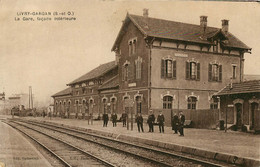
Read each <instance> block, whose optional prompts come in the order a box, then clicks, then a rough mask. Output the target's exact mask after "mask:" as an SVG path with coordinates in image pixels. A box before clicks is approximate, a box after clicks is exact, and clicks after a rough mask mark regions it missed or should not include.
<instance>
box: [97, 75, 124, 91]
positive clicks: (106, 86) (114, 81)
mask: <svg viewBox="0 0 260 167" xmlns="http://www.w3.org/2000/svg"><path fill="white" fill-rule="evenodd" d="M118 86H119V80H118V75H116V76H115V77H113V78H111V79H110V80H108V81H106V82H104V83H103V84H102V85H101V86H100V87H99V90H104V89H111V88H117V87H118Z"/></svg>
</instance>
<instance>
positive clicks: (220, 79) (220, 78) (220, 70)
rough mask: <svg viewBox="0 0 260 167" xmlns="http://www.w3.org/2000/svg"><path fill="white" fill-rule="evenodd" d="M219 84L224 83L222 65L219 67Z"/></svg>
mask: <svg viewBox="0 0 260 167" xmlns="http://www.w3.org/2000/svg"><path fill="white" fill-rule="evenodd" d="M218 70H219V78H218V79H219V82H221V81H222V65H219V69H218Z"/></svg>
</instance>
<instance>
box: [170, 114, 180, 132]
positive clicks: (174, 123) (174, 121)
mask: <svg viewBox="0 0 260 167" xmlns="http://www.w3.org/2000/svg"><path fill="white" fill-rule="evenodd" d="M178 126H179V117H178V115H177V114H176V113H174V116H173V118H172V130H174V134H177V133H178Z"/></svg>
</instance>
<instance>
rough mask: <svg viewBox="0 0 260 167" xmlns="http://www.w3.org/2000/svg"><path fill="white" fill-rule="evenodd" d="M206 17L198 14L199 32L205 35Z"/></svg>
mask: <svg viewBox="0 0 260 167" xmlns="http://www.w3.org/2000/svg"><path fill="white" fill-rule="evenodd" d="M207 18H208V16H200V27H201V33H202V34H203V35H205V32H206V28H207V22H208V21H207Z"/></svg>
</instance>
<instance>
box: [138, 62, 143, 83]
mask: <svg viewBox="0 0 260 167" xmlns="http://www.w3.org/2000/svg"><path fill="white" fill-rule="evenodd" d="M142 71H143V64H142V62H141V61H140V72H139V74H140V77H139V78H140V79H141V78H142Z"/></svg>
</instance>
